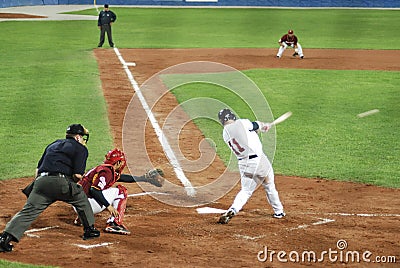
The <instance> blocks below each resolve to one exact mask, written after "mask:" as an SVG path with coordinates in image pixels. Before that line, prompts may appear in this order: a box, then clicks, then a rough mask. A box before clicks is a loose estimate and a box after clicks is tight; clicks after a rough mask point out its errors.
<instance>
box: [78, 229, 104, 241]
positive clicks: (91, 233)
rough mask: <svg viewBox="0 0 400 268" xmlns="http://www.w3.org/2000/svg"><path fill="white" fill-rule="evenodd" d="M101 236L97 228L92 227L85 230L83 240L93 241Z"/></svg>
mask: <svg viewBox="0 0 400 268" xmlns="http://www.w3.org/2000/svg"><path fill="white" fill-rule="evenodd" d="M99 236H100V231H99V230H97V229H96V228H94V226H93V225H92V226H90V227H88V228H85V231H84V233H83V236H82V239H83V240H89V239H93V238H96V237H99Z"/></svg>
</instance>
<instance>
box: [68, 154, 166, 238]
mask: <svg viewBox="0 0 400 268" xmlns="http://www.w3.org/2000/svg"><path fill="white" fill-rule="evenodd" d="M125 166H126V159H125V154H124V152H122V151H121V150H119V149H117V148H115V149H113V150H111V151H109V152H108V153H107V154H106V156H105V160H104V163H103V164H101V165H98V166H97V167H95V168H93V169H91V170H89V171H88V172H87V173H86V174H85V175H84V176H83V178H82V179H81V180H80V181H79V182H78V184H79V185H81V186H82V188H83V190H84V192H85V193H86V195H87V196H88V199H89V202H90V205H91V207H92V210H93V213H94V214H97V213H100V212H102V211H103V210H105V209H107V210H108V211H109V212H110V214H111V215H110V217H109V218H108V219H107V226H106V228H105V229H104V231H105V232H108V233H116V234H123V235H129V234H130V233H131V232H130V231H129V230H128V229H127V228H126V226H125V225H124V224H123V218H124V213H125V208H126V202H127V198H128V192H127V189H126V188H125V187H124V186H123V185H117V187H112V186H113V185H114V184H115V183H116V182H126V183H134V182H148V183H150V184H153V185H155V186H157V187H162V186H163V184H164V178H163V176H164V172H163V171H162V170H161V169H153V170H150V171H148V172H146V174H144V175H142V176H132V175H127V174H121V173H122V171H123V169H124V168H125ZM74 224H75V225H81V221H80V219H79V216H77V217H76V219H75V220H74Z"/></svg>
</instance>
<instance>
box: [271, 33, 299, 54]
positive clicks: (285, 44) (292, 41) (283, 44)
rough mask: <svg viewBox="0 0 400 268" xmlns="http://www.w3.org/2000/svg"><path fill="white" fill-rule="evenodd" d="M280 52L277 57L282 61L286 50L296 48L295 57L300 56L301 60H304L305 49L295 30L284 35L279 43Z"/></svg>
mask: <svg viewBox="0 0 400 268" xmlns="http://www.w3.org/2000/svg"><path fill="white" fill-rule="evenodd" d="M278 43H279V50H278V54H276V57H277V58H278V59H280V58H281V57H282V54H283V52H284V51H285V50H286V48H294V53H293V57H296V56H297V55H299V56H300V59H303V58H304V54H303V48H302V46H301V45H300V43H299V41H298V38H297V36H296V35H295V34H294V32H293V30H289V31H288V33H287V34H284V35H283V36H282V37H281V38H280V39H279V41H278Z"/></svg>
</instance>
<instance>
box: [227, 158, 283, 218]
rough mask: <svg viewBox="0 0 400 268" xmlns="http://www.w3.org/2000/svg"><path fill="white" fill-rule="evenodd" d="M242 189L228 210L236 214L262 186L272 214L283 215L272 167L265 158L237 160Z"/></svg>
mask: <svg viewBox="0 0 400 268" xmlns="http://www.w3.org/2000/svg"><path fill="white" fill-rule="evenodd" d="M239 170H240V176H241V185H242V189H241V190H240V192H239V193H238V194H237V195H236V197H235V200H234V201H233V204H232V206H231V207H230V209H234V210H235V213H236V214H237V213H238V212H239V211H240V210H241V209H242V208H243V206H244V205H245V204H246V203H247V201H248V200H249V198H250V197H251V196H252V194H253V192H254V191H255V190H256V189H257V188H258V186H260V185H262V186H263V188H264V190H265V193H266V196H267V201H268V202H269V204H270V205H271V206H272V209H273V210H274V213H276V214H279V213H283V206H282V203H281V201H280V199H279V194H278V191H277V190H276V188H275V176H274V171H273V169H272V165H271V163H270V162H269V160H268V158H267V156H265V155H261V156H258V157H256V158H253V159H243V160H239Z"/></svg>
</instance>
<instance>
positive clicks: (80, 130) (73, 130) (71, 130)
mask: <svg viewBox="0 0 400 268" xmlns="http://www.w3.org/2000/svg"><path fill="white" fill-rule="evenodd" d="M66 133H67V134H79V135H87V134H89V131H88V130H87V129H86V128H85V127H84V126H82V125H81V124H72V125H69V126H68V127H67V132H66Z"/></svg>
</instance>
